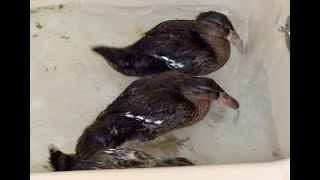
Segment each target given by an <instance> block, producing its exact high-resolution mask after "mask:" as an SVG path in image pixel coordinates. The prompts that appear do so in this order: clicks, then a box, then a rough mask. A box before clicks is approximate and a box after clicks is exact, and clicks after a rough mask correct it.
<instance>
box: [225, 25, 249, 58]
mask: <svg viewBox="0 0 320 180" xmlns="http://www.w3.org/2000/svg"><path fill="white" fill-rule="evenodd" d="M226 39H227V40H228V41H229V42H230V43H231V44H232V45H233V46H235V47H236V48H237V49H238V50H239V51H240V52H241V53H245V52H246V48H245V46H244V43H243V41H242V40H241V38H240V37H239V35H238V34H237V32H236V31H232V30H229V34H228V36H227V37H226Z"/></svg>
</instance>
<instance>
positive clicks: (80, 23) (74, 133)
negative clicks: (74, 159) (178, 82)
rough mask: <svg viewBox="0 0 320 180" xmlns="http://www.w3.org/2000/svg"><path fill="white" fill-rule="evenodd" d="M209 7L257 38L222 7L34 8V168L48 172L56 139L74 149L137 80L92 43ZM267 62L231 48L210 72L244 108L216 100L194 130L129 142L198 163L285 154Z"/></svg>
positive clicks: (121, 40)
mask: <svg viewBox="0 0 320 180" xmlns="http://www.w3.org/2000/svg"><path fill="white" fill-rule="evenodd" d="M206 10H216V11H219V12H223V13H225V14H226V15H227V16H228V17H229V18H230V19H231V21H232V22H233V25H234V27H235V29H236V30H237V32H238V34H239V35H240V36H241V37H242V39H243V40H244V41H245V42H246V43H247V42H251V41H253V40H252V39H251V41H249V37H250V35H251V34H250V29H251V28H254V25H252V23H250V17H245V16H240V15H238V14H236V13H235V12H233V11H231V10H229V9H225V8H223V7H218V6H197V7H183V6H179V7H167V6H157V7H153V6H148V7H135V8H132V7H110V6H104V5H100V4H67V5H64V6H63V7H61V6H60V8H59V7H58V6H53V7H47V8H46V9H44V8H41V9H39V10H36V11H35V12H34V11H32V12H31V11H30V16H31V20H30V29H31V33H30V39H31V62H30V64H31V69H30V80H31V94H30V98H31V109H30V111H31V125H30V131H31V135H30V143H31V150H30V151H31V152H30V156H31V159H30V166H31V169H30V171H31V172H41V171H48V169H47V168H46V165H47V158H48V150H47V147H48V145H49V144H50V143H52V144H55V145H56V146H58V147H59V148H60V149H61V150H62V151H64V152H67V153H71V152H73V150H74V147H75V144H76V140H77V138H78V137H79V136H80V135H81V133H82V131H83V129H84V128H85V127H86V126H87V125H89V124H90V123H92V121H93V120H94V119H95V117H96V116H97V115H98V113H99V112H100V111H102V110H103V109H104V108H105V107H106V106H107V105H108V104H109V103H111V102H112V101H113V100H114V99H115V98H116V97H117V96H118V95H119V94H120V93H121V92H122V91H123V90H124V89H125V88H126V86H128V85H129V84H130V83H131V82H132V81H133V80H134V79H135V78H134V77H126V76H123V75H121V74H119V73H118V72H116V71H115V70H113V69H112V68H111V67H109V65H108V64H107V63H106V62H105V61H104V60H103V58H102V57H100V56H98V55H96V54H95V53H93V52H92V51H91V50H90V47H91V46H94V45H98V44H105V45H110V46H119V47H121V46H125V45H129V44H131V43H133V42H134V41H136V40H137V39H138V38H139V37H141V36H142V33H143V32H145V31H147V30H148V29H150V28H152V27H153V26H154V25H156V24H158V23H159V22H162V21H164V20H168V19H193V18H194V17H195V16H196V15H197V14H198V13H199V12H200V11H206ZM38 23H39V24H38ZM266 31H267V30H266ZM259 43H260V42H259V41H257V42H255V45H256V46H257V45H259ZM262 62H263V61H262V54H261V53H260V52H256V53H251V52H250V51H249V52H248V54H246V55H241V54H239V53H238V52H237V51H236V49H235V48H233V47H232V54H231V57H230V60H229V61H228V63H227V64H226V65H225V66H224V67H223V68H222V69H220V70H219V71H218V72H215V73H212V74H210V75H208V77H211V78H213V79H215V80H216V81H217V82H218V83H219V84H220V85H221V86H222V87H223V88H224V89H225V90H226V91H227V92H228V93H229V94H230V95H232V96H233V97H235V98H236V99H237V100H238V101H239V102H240V110H239V111H236V110H232V109H229V108H228V107H225V106H223V105H221V104H219V103H214V104H213V105H212V108H211V110H210V112H209V114H208V115H207V116H206V118H205V119H204V120H203V121H201V122H200V123H198V124H196V125H194V126H192V127H189V128H185V129H180V130H176V131H174V132H172V133H169V134H168V135H166V136H163V137H161V138H160V139H158V140H156V141H155V142H153V143H149V144H146V145H139V144H136V143H135V142H128V143H126V144H124V145H123V146H126V147H136V148H140V149H143V150H145V151H146V152H149V153H151V154H152V155H155V156H157V157H169V156H183V157H187V158H190V159H191V160H192V161H194V162H195V163H196V164H199V165H207V164H225V163H245V162H263V161H273V160H276V159H280V158H281V154H280V153H279V144H278V141H277V135H276V130H275V126H274V123H273V117H272V111H271V103H270V98H269V91H268V87H267V85H268V79H267V73H266V70H265V68H264V65H263V64H262ZM177 139H180V141H179V140H177Z"/></svg>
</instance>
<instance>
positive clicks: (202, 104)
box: [185, 96, 211, 119]
mask: <svg viewBox="0 0 320 180" xmlns="http://www.w3.org/2000/svg"><path fill="white" fill-rule="evenodd" d="M185 97H186V98H187V99H188V100H189V101H191V102H192V103H193V104H194V105H195V106H196V107H197V109H198V116H199V117H200V119H202V118H204V116H206V115H207V113H208V112H209V109H210V106H211V99H209V98H207V99H199V98H196V97H193V96H185Z"/></svg>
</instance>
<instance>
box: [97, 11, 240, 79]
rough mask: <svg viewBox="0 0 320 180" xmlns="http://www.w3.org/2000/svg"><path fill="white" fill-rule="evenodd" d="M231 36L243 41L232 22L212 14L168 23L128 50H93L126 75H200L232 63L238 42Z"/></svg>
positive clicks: (126, 48) (153, 29)
mask: <svg viewBox="0 0 320 180" xmlns="http://www.w3.org/2000/svg"><path fill="white" fill-rule="evenodd" d="M230 34H232V37H233V38H235V39H238V41H240V38H239V37H238V35H237V34H236V33H235V30H234V28H233V26H232V24H231V22H230V20H229V19H228V18H227V17H226V16H225V15H224V14H221V13H218V12H213V11H210V12H203V13H200V14H199V15H198V17H197V19H196V20H169V21H164V22H162V23H160V24H158V25H157V26H155V27H154V28H152V29H151V30H149V31H148V32H146V33H145V35H144V36H143V37H142V38H141V39H140V40H138V41H137V42H136V43H134V44H132V45H130V46H128V47H125V48H113V47H104V46H96V47H94V48H93V50H94V51H95V52H97V53H98V54H100V55H102V56H103V57H104V58H105V59H106V60H107V62H108V63H109V64H110V65H111V66H112V67H113V68H114V69H116V70H117V71H119V72H121V73H122V74H125V75H130V76H144V75H150V74H156V73H160V72H164V71H169V70H177V71H181V72H184V73H187V74H189V75H194V76H197V75H204V74H209V73H211V72H214V71H216V70H218V69H220V68H221V67H222V66H223V65H224V64H225V63H226V62H227V61H228V59H229V56H230V43H229V41H230V42H232V43H234V42H233V40H231V39H230V38H227V36H229V35H230ZM228 40H229V41H228ZM237 46H238V45H237Z"/></svg>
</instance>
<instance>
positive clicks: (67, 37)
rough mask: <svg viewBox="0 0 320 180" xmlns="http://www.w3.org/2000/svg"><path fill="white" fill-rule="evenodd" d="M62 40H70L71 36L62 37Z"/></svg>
mask: <svg viewBox="0 0 320 180" xmlns="http://www.w3.org/2000/svg"><path fill="white" fill-rule="evenodd" d="M61 38H63V39H69V38H70V36H61Z"/></svg>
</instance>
